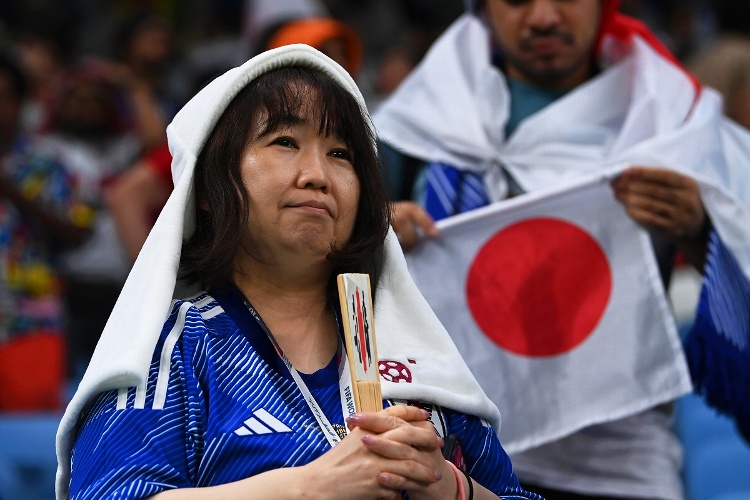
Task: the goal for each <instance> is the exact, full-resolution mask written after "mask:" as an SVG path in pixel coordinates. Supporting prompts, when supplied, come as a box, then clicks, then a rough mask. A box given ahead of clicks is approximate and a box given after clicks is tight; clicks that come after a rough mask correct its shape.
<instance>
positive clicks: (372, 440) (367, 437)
mask: <svg viewBox="0 0 750 500" xmlns="http://www.w3.org/2000/svg"><path fill="white" fill-rule="evenodd" d="M377 441H378V438H376V437H375V436H372V435H370V434H365V435H364V436H362V442H363V443H365V444H375V443H377Z"/></svg>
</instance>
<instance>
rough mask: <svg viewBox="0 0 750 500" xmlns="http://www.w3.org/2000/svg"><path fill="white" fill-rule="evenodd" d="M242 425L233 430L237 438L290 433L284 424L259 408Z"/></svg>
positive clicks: (290, 430)
mask: <svg viewBox="0 0 750 500" xmlns="http://www.w3.org/2000/svg"><path fill="white" fill-rule="evenodd" d="M242 424H243V425H241V426H240V427H238V428H237V429H235V430H234V433H235V434H237V435H238V436H252V435H254V434H272V433H274V432H292V429H290V428H289V427H287V426H286V425H285V424H284V422H282V421H281V420H279V419H278V418H276V417H274V416H273V415H271V414H270V413H268V412H267V411H266V410H264V409H263V408H261V409H260V410H255V411H254V412H253V416H252V417H250V418H248V419H247V420H245V421H244V422H242Z"/></svg>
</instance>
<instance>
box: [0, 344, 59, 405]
mask: <svg viewBox="0 0 750 500" xmlns="http://www.w3.org/2000/svg"><path fill="white" fill-rule="evenodd" d="M64 379H65V342H64V338H63V336H62V335H61V334H58V333H53V332H36V333H30V334H27V335H22V336H19V337H15V338H12V339H10V340H8V341H6V342H2V343H0V411H42V410H59V409H60V408H61V407H62V401H61V391H62V387H63V382H64Z"/></svg>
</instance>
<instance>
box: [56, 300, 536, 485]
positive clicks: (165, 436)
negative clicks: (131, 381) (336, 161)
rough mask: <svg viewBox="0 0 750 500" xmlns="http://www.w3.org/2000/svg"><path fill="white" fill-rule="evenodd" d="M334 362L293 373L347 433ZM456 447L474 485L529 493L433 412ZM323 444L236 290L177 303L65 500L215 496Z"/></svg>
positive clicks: (92, 436) (108, 413) (464, 424)
mask: <svg viewBox="0 0 750 500" xmlns="http://www.w3.org/2000/svg"><path fill="white" fill-rule="evenodd" d="M337 357H338V356H336V357H334V359H333V360H332V361H331V363H330V364H329V365H328V366H327V367H325V368H323V369H321V370H319V371H317V372H315V373H313V374H309V375H306V374H300V375H301V376H302V378H303V380H304V382H305V384H306V385H307V387H308V388H309V389H310V391H311V393H312V394H313V396H314V397H315V400H316V401H317V402H318V405H319V406H320V407H321V409H322V410H323V412H324V413H325V415H326V417H327V418H328V420H329V421H330V422H331V424H332V425H333V427H334V428H335V429H336V430H337V431H338V432H340V433H342V434H343V433H344V429H345V427H344V416H343V413H342V410H341V400H340V397H339V377H338V368H339V366H338V364H339V363H338V359H336V358H337ZM440 414H441V419H442V420H444V424H445V430H446V432H448V433H455V434H457V435H458V436H459V438H460V439H461V441H462V443H463V453H464V457H465V460H466V463H467V466H468V470H469V472H470V473H471V475H472V477H473V478H474V479H475V480H476V481H478V482H479V483H481V484H482V485H484V486H485V487H487V488H489V489H490V490H492V491H494V492H495V493H497V494H498V495H504V496H505V497H507V498H513V497H514V496H516V495H517V496H518V497H523V498H534V497H535V496H534V495H533V494H528V493H525V492H524V491H523V490H522V489H521V488H520V487H519V484H518V480H517V479H516V477H515V475H514V474H513V472H512V468H511V465H510V460H509V459H508V456H507V455H506V453H505V451H504V450H503V449H502V447H501V446H500V443H499V441H498V439H497V437H496V435H495V433H494V431H493V430H492V429H491V428H490V427H489V426H488V425H486V423H484V422H483V421H481V420H480V419H478V418H476V417H471V416H466V415H464V414H461V413H458V412H454V411H450V410H441V412H440ZM328 449H330V445H329V443H328V441H327V440H326V437H325V435H324V433H323V431H322V430H321V428H320V426H319V424H318V423H317V421H316V420H315V417H314V416H313V413H312V411H311V410H310V408H309V406H308V405H307V403H306V402H305V400H304V398H303V396H302V394H301V392H300V390H299V388H298V386H297V385H296V383H295V382H294V380H293V379H292V377H291V375H290V374H289V371H288V370H287V369H286V367H285V366H284V364H283V361H282V360H281V358H280V357H279V355H278V354H277V353H276V351H275V350H274V348H273V346H272V344H271V342H270V341H269V339H268V337H267V336H266V334H265V333H264V331H263V330H262V329H261V328H260V326H259V325H258V323H257V322H256V321H255V320H254V318H253V317H252V316H251V314H250V313H249V311H248V309H247V307H246V306H245V304H244V303H243V301H242V297H241V295H240V294H239V292H238V291H236V290H232V291H230V292H228V293H224V294H220V293H212V295H208V294H205V293H204V294H201V295H199V296H196V297H194V298H192V299H190V300H186V301H178V302H176V303H175V305H174V307H173V310H172V312H171V314H170V316H169V318H168V320H167V322H166V323H165V325H164V329H163V331H162V334H161V336H160V339H159V342H158V344H157V346H156V349H155V353H154V356H153V359H152V363H151V369H150V372H149V377H148V382H147V384H146V386H145V387H131V388H128V389H121V390H119V391H110V392H106V393H103V394H101V395H100V396H99V397H98V398H97V399H96V400H95V401H94V402H93V404H92V405H91V406H90V407H89V408H88V410H87V412H86V413H85V416H84V419H83V420H82V423H81V426H80V428H79V431H78V434H77V438H76V440H75V444H74V447H73V453H72V478H71V485H70V496H71V498H73V499H77V498H143V497H147V496H149V495H153V494H156V493H158V492H160V491H163V490H167V489H172V488H184V487H200V486H215V485H219V484H225V483H230V482H234V481H238V480H241V479H244V478H247V477H250V476H253V475H256V474H260V473H262V472H265V471H268V470H272V469H276V468H279V467H293V466H298V465H304V464H307V463H309V462H311V461H312V460H314V459H316V458H318V457H319V456H321V455H322V454H323V453H325V452H326V451H327V450H328Z"/></svg>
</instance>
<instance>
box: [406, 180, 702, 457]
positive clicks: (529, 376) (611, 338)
mask: <svg viewBox="0 0 750 500" xmlns="http://www.w3.org/2000/svg"><path fill="white" fill-rule="evenodd" d="M438 228H439V229H440V233H441V234H440V236H439V237H438V238H436V239H434V240H429V241H426V242H425V243H424V244H422V245H420V246H419V247H418V248H417V249H416V250H415V251H413V252H411V253H410V254H408V255H407V263H408V266H409V270H410V272H411V273H412V275H413V277H414V281H415V282H416V284H417V286H418V287H419V289H420V291H421V292H422V293H423V294H424V296H425V298H426V299H427V301H428V302H429V304H430V306H431V307H432V309H433V310H434V311H435V313H436V314H437V315H438V317H439V318H440V320H441V321H442V323H443V324H444V325H445V327H446V329H447V330H448V332H449V333H450V334H451V336H452V337H453V340H454V342H455V343H456V346H457V347H458V349H459V351H460V352H461V354H462V355H463V356H464V358H465V359H466V362H467V364H468V365H469V367H470V368H471V370H472V372H473V373H474V375H475V376H476V377H477V379H478V380H479V382H480V384H481V385H482V388H483V389H484V391H485V392H486V393H487V395H488V396H489V397H490V398H491V399H492V400H493V401H494V402H495V404H497V406H498V407H499V408H500V412H501V413H502V416H503V426H502V430H501V434H500V438H501V441H502V442H503V446H504V447H505V448H506V450H507V451H508V452H510V453H514V452H518V451H523V450H525V449H528V448H532V447H535V446H537V445H541V444H543V443H546V442H549V441H552V440H555V439H558V438H561V437H564V436H566V435H568V434H570V433H573V432H575V431H576V430H578V429H581V428H583V427H585V426H588V425H591V424H596V423H600V422H604V421H608V420H613V419H617V418H620V417H625V416H627V415H630V414H633V413H636V412H639V411H641V410H645V409H647V408H650V407H653V406H655V405H658V404H660V403H663V402H666V401H670V400H672V399H674V398H676V397H678V396H680V395H682V394H685V393H686V392H689V391H690V390H691V383H690V379H689V375H688V370H687V366H686V363H685V360H684V356H683V353H682V349H681V343H680V340H679V337H678V334H677V329H676V326H675V322H674V318H673V316H672V314H671V311H670V307H669V305H668V303H667V299H666V296H665V293H664V290H663V286H662V284H661V281H660V277H659V272H658V268H657V264H656V261H655V258H654V255H653V250H652V248H651V243H650V240H649V238H648V235H647V234H646V232H645V231H644V230H643V229H641V228H640V227H639V226H638V225H637V224H635V223H634V222H633V221H632V220H631V219H630V218H629V217H628V216H627V215H626V214H625V211H624V209H623V207H622V206H621V205H620V204H619V203H618V202H617V201H616V200H615V199H614V196H613V194H612V191H611V188H610V186H609V181H608V180H607V179H605V178H596V179H594V180H589V181H586V182H584V183H581V184H577V185H573V186H568V187H565V188H560V189H556V190H552V191H545V192H541V191H538V192H534V193H530V194H527V195H524V196H520V197H517V198H513V199H510V200H507V201H504V202H501V203H496V204H493V205H490V206H487V207H484V208H481V209H478V210H474V211H471V212H467V213H465V214H462V215H459V216H455V217H451V218H449V219H444V220H443V221H440V222H439V223H438Z"/></svg>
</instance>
